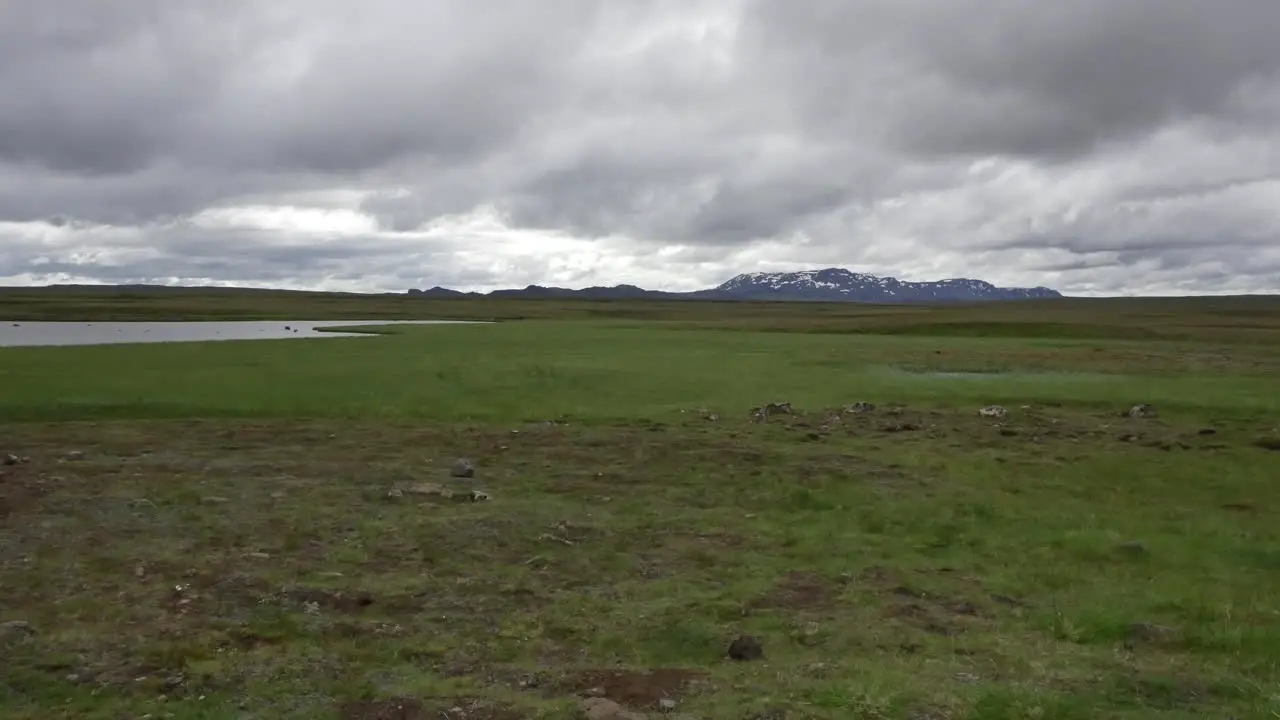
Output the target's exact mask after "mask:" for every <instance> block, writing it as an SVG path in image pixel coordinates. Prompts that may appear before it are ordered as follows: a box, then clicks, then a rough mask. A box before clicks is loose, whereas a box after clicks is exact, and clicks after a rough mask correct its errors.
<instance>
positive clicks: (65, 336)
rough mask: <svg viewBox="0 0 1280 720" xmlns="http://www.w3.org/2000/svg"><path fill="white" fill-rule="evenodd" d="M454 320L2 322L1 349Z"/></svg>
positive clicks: (257, 336) (277, 334)
mask: <svg viewBox="0 0 1280 720" xmlns="http://www.w3.org/2000/svg"><path fill="white" fill-rule="evenodd" d="M465 324H474V323H467V322H462V321H452V320H215V321H199V322H15V321H4V322H0V347H19V346H28V347H29V346H37V345H109V344H117V343H160V342H207V341H210V340H278V339H284V338H340V337H376V335H373V334H368V333H343V332H321V331H319V328H328V327H353V326H357V325H465Z"/></svg>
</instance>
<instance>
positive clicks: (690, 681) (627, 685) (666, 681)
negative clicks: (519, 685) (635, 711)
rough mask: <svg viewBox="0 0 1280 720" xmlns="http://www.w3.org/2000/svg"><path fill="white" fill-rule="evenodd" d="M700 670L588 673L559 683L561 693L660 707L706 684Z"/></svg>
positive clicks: (595, 671)
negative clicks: (662, 702)
mask: <svg viewBox="0 0 1280 720" xmlns="http://www.w3.org/2000/svg"><path fill="white" fill-rule="evenodd" d="M705 678H706V673H705V672H703V671H700V670H684V669H679V668H657V669H654V670H648V671H644V670H634V671H633V670H586V671H583V672H581V673H577V674H575V675H573V676H571V677H569V678H567V679H566V680H565V681H564V682H562V683H558V684H557V685H556V686H555V690H556V691H557V692H558V693H572V694H576V695H591V696H596V697H605V698H608V699H610V700H612V701H614V702H616V703H619V704H621V705H626V706H630V707H637V708H657V707H658V703H659V701H661V700H662V699H664V698H669V699H673V700H674V699H676V698H679V697H681V696H684V695H686V694H688V693H690V692H692V691H694V690H696V688H697V686H698V685H699V684H701V683H702V682H704V681H705Z"/></svg>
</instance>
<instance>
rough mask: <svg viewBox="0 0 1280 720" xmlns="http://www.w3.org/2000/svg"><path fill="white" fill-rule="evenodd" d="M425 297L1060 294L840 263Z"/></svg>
mask: <svg viewBox="0 0 1280 720" xmlns="http://www.w3.org/2000/svg"><path fill="white" fill-rule="evenodd" d="M409 294H410V295H416V296H419V297H424V298H464V297H482V296H483V297H494V298H585V299H596V300H608V299H616V300H790V301H799V302H804V301H809V302H864V303H884V304H891V303H944V302H983V301H992V300H1031V299H1037V298H1058V297H1062V294H1061V293H1059V292H1058V291H1057V290H1052V289H1050V288H1046V287H1034V288H1001V287H996V286H995V285H992V284H991V283H989V282H986V281H983V280H970V279H967V278H956V279H951V280H939V281H936V282H907V281H903V280H898V279H896V278H891V277H878V276H875V275H865V274H862V273H855V272H851V271H849V270H845V269H842V268H826V269H824V270H803V271H801V272H790V273H762V272H755V273H744V274H742V275H738V276H736V277H734V278H732V279H730V280H729V281H727V282H725V283H722V284H720V285H718V286H717V287H714V288H710V289H708V290H695V291H693V292H663V291H659V290H645V289H644V288H639V287H636V286H635V285H616V286H614V287H589V288H583V289H581V290H570V289H567V288H557V287H542V286H540V285H530V286H529V287H526V288H524V289H520V290H516V289H513V290H494V291H493V292H489V293H464V292H459V291H457V290H449V289H447V288H442V287H434V288H431V289H430V290H410V291H409Z"/></svg>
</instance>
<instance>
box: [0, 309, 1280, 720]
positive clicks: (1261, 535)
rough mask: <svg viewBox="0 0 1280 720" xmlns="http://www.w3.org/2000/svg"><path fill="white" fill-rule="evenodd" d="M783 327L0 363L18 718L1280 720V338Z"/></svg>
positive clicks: (6, 635)
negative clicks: (461, 492) (741, 638)
mask: <svg viewBox="0 0 1280 720" xmlns="http://www.w3.org/2000/svg"><path fill="white" fill-rule="evenodd" d="M642 309H643V308H642ZM1211 309H1212V308H1211V307H1210V308H1209V309H1205V308H1204V307H1202V308H1200V310H1198V311H1197V312H1198V313H1199V314H1200V316H1203V317H1207V316H1208V315H1210V314H1212V313H1211V312H1210V310H1211ZM575 312H582V311H581V309H579V310H577V311H575ZM652 312H655V313H656V312H659V311H658V310H652ZM663 312H665V311H663ZM687 312H689V313H695V312H703V311H702V310H697V311H694V310H689V311H687ZM769 312H772V313H777V314H776V315H775V316H774V317H773V318H772V319H770V320H768V322H764V321H759V320H757V321H752V322H757V325H755V326H754V329H753V327H752V326H750V325H749V323H748V320H749V319H750V318H749V316H747V315H744V314H741V313H739V312H738V311H737V310H734V311H732V312H730V313H728V314H724V315H721V316H706V317H684V318H682V319H677V318H668V319H666V320H662V321H656V320H651V321H648V322H641V321H637V320H634V319H627V318H624V317H618V316H614V317H609V318H606V319H603V320H601V319H596V320H585V321H584V320H582V319H574V320H558V321H536V322H511V323H500V324H496V325H491V326H454V327H449V326H428V327H403V326H398V327H392V328H389V329H387V331H386V332H387V335H386V336H385V337H379V338H350V339H338V338H330V339H310V340H282V341H251V342H222V343H207V344H173V345H118V346H102V347H78V348H13V349H7V350H6V349H0V386H2V387H4V388H5V391H4V392H3V393H0V453H4V452H12V453H15V454H17V455H22V456H29V457H30V462H29V463H23V464H18V465H13V466H5V467H0V473H3V475H0V518H3V521H2V522H3V524H0V622H6V621H23V622H26V623H29V624H30V627H31V628H32V629H34V631H35V632H34V634H31V633H27V632H25V631H22V630H15V629H12V628H11V629H9V630H5V631H0V632H2V633H3V634H2V635H0V658H3V662H4V663H6V665H5V668H6V670H5V672H3V673H0V714H3V715H4V717H6V718H9V717H11V718H19V719H21V718H44V717H49V716H50V715H57V714H62V715H66V716H73V717H101V718H115V717H140V716H142V715H145V714H151V715H152V716H153V717H162V716H168V717H173V718H178V719H180V720H185V719H186V718H240V717H262V718H268V717H299V718H317V717H318V718H323V717H335V718H383V717H408V718H441V717H448V718H451V719H453V718H463V717H465V718H468V719H469V720H477V719H481V720H483V719H484V718H490V719H492V718H506V719H507V720H514V719H515V718H558V717H573V716H574V714H573V712H574V710H573V708H574V707H575V706H576V704H577V699H578V698H579V697H580V695H581V693H582V692H583V691H585V690H587V689H588V688H601V689H603V690H604V691H605V693H606V694H607V695H608V696H609V697H611V698H613V699H615V700H617V701H618V702H620V703H622V704H624V705H626V706H629V707H631V708H633V709H636V710H641V711H644V712H648V713H651V716H652V717H658V716H659V713H658V701H659V700H660V699H661V698H663V697H670V698H672V699H675V700H677V701H678V703H679V707H678V711H679V712H685V713H689V714H690V715H691V716H693V717H698V718H704V719H706V720H713V719H718V718H726V719H727V718H733V719H738V718H744V717H757V718H769V717H778V718H781V717H790V718H831V719H832V720H835V719H844V718H891V719H902V720H906V719H908V718H910V719H914V720H922V719H924V718H934V719H941V718H950V719H957V720H959V719H963V720H999V719H1003V718H1045V719H1052V718H1120V719H1138V718H1157V717H1158V718H1230V717H1236V718H1267V717H1276V713H1277V712H1280V600H1277V598H1280V574H1278V573H1277V571H1278V570H1280V523H1277V522H1276V520H1277V511H1278V510H1280V506H1278V505H1277V502H1276V498H1277V495H1276V493H1275V489H1274V479H1275V478H1276V477H1277V476H1278V475H1280V453H1277V452H1272V451H1268V450H1265V449H1264V448H1262V447H1260V446H1258V445H1257V444H1256V441H1257V440H1258V439H1259V438H1265V437H1275V436H1277V435H1280V431H1278V430H1277V424H1278V422H1280V421H1278V420H1277V404H1276V403H1277V398H1278V397H1280V368H1278V367H1277V364H1280V356H1277V354H1276V353H1275V352H1274V351H1273V350H1272V348H1273V347H1274V339H1273V338H1270V337H1269V336H1256V335H1249V336H1248V337H1243V336H1241V337H1236V338H1235V339H1234V341H1233V342H1231V343H1227V342H1224V341H1223V340H1222V339H1221V337H1220V335H1219V332H1220V331H1221V327H1220V326H1215V327H1214V328H1208V329H1205V330H1203V332H1199V331H1191V330H1185V328H1184V329H1183V330H1178V331H1177V332H1167V331H1168V329H1169V327H1171V326H1173V325H1177V322H1174V321H1169V323H1168V324H1165V325H1155V326H1154V330H1153V332H1151V333H1147V334H1145V335H1143V336H1134V335H1126V334H1124V333H1120V332H1115V333H1113V335H1115V336H1116V337H1112V338H1111V339H1105V338H1102V337H1099V336H1100V335H1104V334H1105V333H1090V334H1088V336H1087V337H1064V336H1062V334H1061V333H1057V334H1054V333H1049V334H1047V335H1046V334H1045V333H1039V332H1029V333H1027V334H1026V335H1025V336H1017V335H1016V334H1013V333H1011V332H1010V331H1009V329H1008V322H1012V320H1010V318H1009V316H1006V317H1005V321H1002V322H1000V323H996V325H998V326H999V327H998V328H994V329H993V328H991V327H986V329H982V326H980V325H976V326H974V327H976V328H978V329H979V330H981V332H979V331H978V330H975V331H974V332H972V333H951V334H947V333H940V332H937V330H936V328H933V329H929V328H926V329H925V330H924V331H922V334H915V333H913V332H910V331H908V330H905V329H904V328H905V327H906V326H907V325H906V324H909V323H910V322H914V321H911V320H909V319H906V318H907V317H908V316H909V315H910V314H911V313H904V314H903V315H902V317H903V319H902V320H901V322H902V323H904V324H903V325H899V326H897V328H896V329H895V330H892V331H890V332H886V333H883V334H877V333H873V332H869V331H867V330H866V328H863V329H862V330H860V331H858V332H848V331H847V330H848V327H845V328H843V329H840V328H836V330H838V331H835V332H821V331H818V330H819V328H815V327H814V326H811V325H806V323H805V322H804V320H803V319H795V320H787V317H788V316H786V315H784V314H782V313H790V312H795V311H793V310H790V309H786V310H781V309H779V310H770V311H769ZM822 312H835V311H834V310H830V311H822ZM850 312H852V311H850ZM912 312H915V311H912ZM938 312H941V311H938ZM968 312H972V311H968ZM1002 312H1006V313H1014V312H1015V311H1014V310H1011V309H1010V310H1004V311H1002ZM766 314H768V313H766ZM352 316H353V317H355V316H357V314H355V313H353V314H352ZM570 316H572V313H570ZM797 317H798V316H797ZM877 317H880V318H881V319H879V320H876V322H885V321H884V320H883V317H887V316H877ZM1233 317H1235V316H1233ZM1274 319H1275V318H1274V317H1273V316H1270V315H1263V316H1259V317H1258V318H1255V320H1256V322H1257V323H1259V324H1261V325H1264V326H1265V325H1267V323H1269V322H1272V321H1274ZM837 320H838V322H839V323H844V322H847V320H839V319H837ZM824 322H825V321H824ZM1081 322H1083V316H1081ZM1178 322H1181V321H1178ZM1094 323H1095V324H1096V325H1098V326H1099V327H1103V326H1106V327H1111V328H1115V327H1119V326H1121V325H1122V324H1123V323H1118V322H1117V323H1111V322H1110V321H1109V320H1107V319H1105V318H1104V319H1095V321H1094ZM788 324H790V327H788ZM930 327H932V326H930ZM1179 327H1181V326H1179ZM1215 328H1216V329H1215ZM761 329H765V330H788V329H790V330H796V329H801V330H803V332H765V331H761ZM1251 332H1252V331H1251ZM948 372H954V373H992V375H991V376H990V377H976V378H975V377H963V378H948V377H945V376H938V375H936V373H948ZM774 401H787V402H791V403H793V405H794V407H795V409H796V414H794V415H783V416H775V417H773V418H771V419H770V420H769V421H768V422H754V421H753V420H752V418H751V416H750V410H751V408H753V407H755V406H758V405H762V404H764V403H768V402H774ZM857 401H867V402H872V403H875V404H877V405H878V407H877V408H876V410H875V411H873V412H867V413H842V412H841V411H840V409H841V407H842V406H844V405H847V404H850V403H854V402H857ZM1138 402H1144V403H1150V404H1152V405H1154V406H1155V407H1156V408H1157V409H1158V410H1159V411H1160V416H1159V417H1158V418H1154V419H1135V418H1129V417H1124V416H1122V415H1123V411H1125V410H1126V409H1127V408H1128V407H1129V406H1131V405H1132V404H1134V403H1138ZM992 403H999V404H1002V405H1004V406H1006V407H1007V408H1008V409H1009V416H1008V417H1006V418H1003V419H988V418H983V417H979V415H978V413H977V410H978V409H979V408H980V407H983V406H985V405H988V404H992ZM548 421H552V422H548ZM1205 428H1212V429H1213V430H1214V432H1213V433H1212V434H1208V433H1202V430H1203V429H1205ZM72 451H80V452H83V453H84V456H83V458H82V459H68V453H71V452H72ZM457 457H469V458H471V459H473V460H474V461H475V463H476V465H477V468H478V470H477V477H476V479H475V480H474V481H471V482H470V483H467V482H464V481H456V480H451V479H450V478H449V477H448V467H449V466H450V465H451V464H452V462H453V460H454V459H455V458H457ZM422 483H436V484H441V485H445V486H450V487H455V486H456V487H460V486H466V487H468V488H469V487H471V486H474V487H477V488H481V489H483V490H485V491H486V492H488V493H489V494H490V495H491V499H490V500H489V501H487V502H458V501H456V500H453V499H448V498H445V497H443V496H441V495H438V494H415V493H414V492H412V490H413V488H414V487H415V486H420V485H421V484H422ZM392 489H399V490H401V491H402V492H401V493H398V494H397V493H392V494H391V495H390V496H389V494H388V491H390V490H392ZM177 586H181V587H182V589H181V590H177V589H175V588H176V587H177ZM741 633H750V634H753V635H756V636H758V637H759V638H761V640H762V641H763V644H764V648H765V658H764V659H763V660H760V661H756V662H733V661H730V660H726V659H725V658H724V652H725V648H726V647H727V645H728V643H729V641H730V640H731V639H732V638H733V637H735V636H736V635H738V634H741ZM647 671H654V672H653V673H652V674H646V673H647ZM397 704H398V705H399V706H402V708H403V709H402V710H398V711H394V712H393V710H392V708H393V706H396V705H397ZM454 708H460V710H461V713H460V714H459V712H458V711H455V710H454ZM395 712H399V713H400V714H395Z"/></svg>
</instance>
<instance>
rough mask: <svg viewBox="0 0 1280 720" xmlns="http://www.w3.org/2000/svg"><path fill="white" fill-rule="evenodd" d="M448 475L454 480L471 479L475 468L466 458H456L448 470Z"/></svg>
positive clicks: (474, 473)
mask: <svg viewBox="0 0 1280 720" xmlns="http://www.w3.org/2000/svg"><path fill="white" fill-rule="evenodd" d="M449 475H451V476H452V477H456V478H468V479H469V478H473V477H475V476H476V466H475V463H472V462H471V461H470V460H468V459H467V458H458V459H457V460H456V461H455V462H454V463H453V467H451V468H449Z"/></svg>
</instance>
